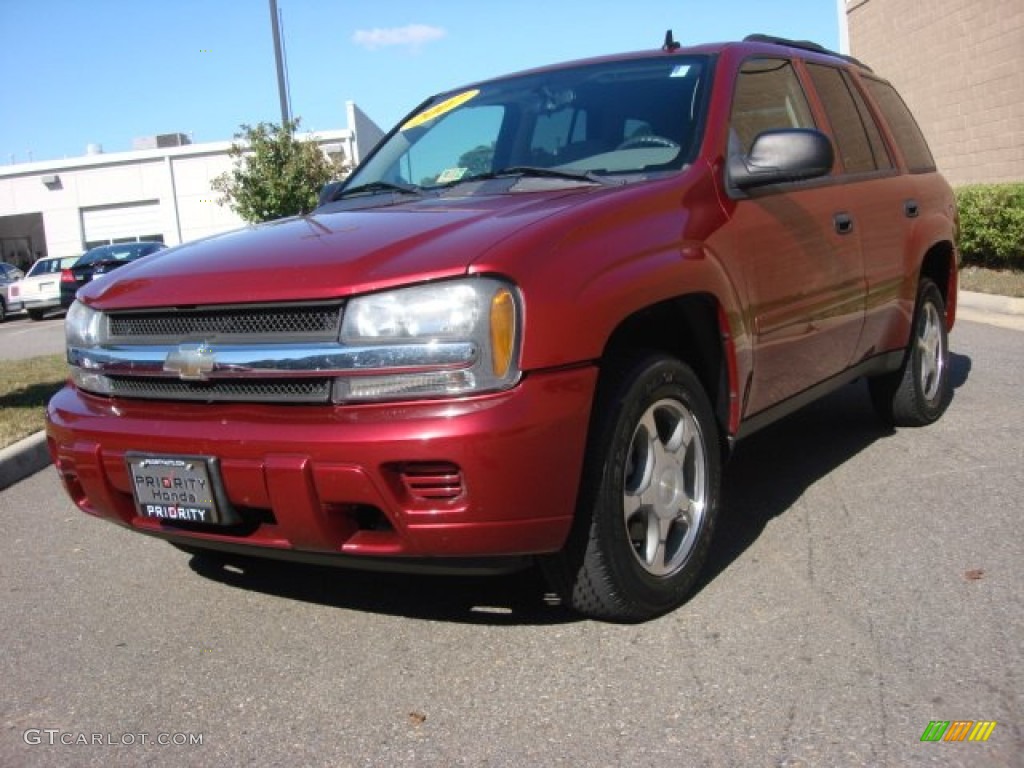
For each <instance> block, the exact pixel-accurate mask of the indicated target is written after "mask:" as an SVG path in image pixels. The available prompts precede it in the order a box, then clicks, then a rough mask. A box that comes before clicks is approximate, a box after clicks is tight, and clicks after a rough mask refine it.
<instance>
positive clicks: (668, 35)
mask: <svg viewBox="0 0 1024 768" xmlns="http://www.w3.org/2000/svg"><path fill="white" fill-rule="evenodd" d="M661 50H663V51H667V52H669V53H671V52H672V51H678V50H679V43H677V42H676V41H675V40H673V39H672V30H671V29H670V30H667V31H666V32H665V44H664V45H663V46H661Z"/></svg>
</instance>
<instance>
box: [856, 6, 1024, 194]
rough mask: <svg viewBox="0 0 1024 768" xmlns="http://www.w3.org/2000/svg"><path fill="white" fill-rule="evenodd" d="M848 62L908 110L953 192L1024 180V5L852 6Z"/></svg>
mask: <svg viewBox="0 0 1024 768" xmlns="http://www.w3.org/2000/svg"><path fill="white" fill-rule="evenodd" d="M846 14H847V23H848V26H849V36H850V53H851V54H852V55H854V56H856V57H857V58H859V59H861V60H862V61H864V63H866V64H867V65H868V66H870V67H872V68H873V69H874V70H875V72H877V73H878V74H879V75H881V76H882V77H885V78H886V79H888V80H890V81H891V82H892V84H893V85H895V86H896V89H897V90H898V91H899V92H900V94H901V95H902V96H903V98H904V99H905V100H906V102H907V104H909V106H910V108H911V110H912V111H913V112H914V115H915V116H916V117H917V120H918V122H919V123H920V124H921V128H922V130H923V131H924V134H925V136H926V137H927V138H928V143H929V145H930V146H931V148H932V152H933V153H934V155H935V159H936V161H937V162H938V165H939V169H940V170H941V171H942V172H943V173H944V174H945V175H946V178H948V179H949V181H950V182H951V183H952V184H953V185H962V184H970V183H977V182H1000V181H1024V0H846Z"/></svg>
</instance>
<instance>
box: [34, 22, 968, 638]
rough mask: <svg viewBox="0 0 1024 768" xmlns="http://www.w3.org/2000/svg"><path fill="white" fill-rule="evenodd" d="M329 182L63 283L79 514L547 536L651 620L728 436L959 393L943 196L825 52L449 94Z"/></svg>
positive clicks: (315, 548) (672, 582) (561, 581)
mask: <svg viewBox="0 0 1024 768" xmlns="http://www.w3.org/2000/svg"><path fill="white" fill-rule="evenodd" d="M321 201H322V204H321V205H320V207H318V208H317V209H316V210H315V211H313V212H312V213H311V214H309V215H306V216H301V217H295V218H291V219H285V220H282V221H275V222H272V223H269V224H266V225H263V226H257V227H251V228H249V229H245V230H241V231H239V232H235V233H232V234H225V235H220V236H217V237H212V238H206V239H204V240H202V241H197V242H192V243H187V244H185V245H182V246H178V247H176V248H173V249H171V250H169V251H167V252H166V253H165V254H161V255H160V256H159V257H158V258H153V259H143V260H142V261H140V262H138V263H135V264H130V265H129V266H127V267H125V268H124V269H123V270H120V271H119V272H118V274H116V275H114V276H113V277H110V278H104V279H101V280H99V281H96V282H94V283H93V284H91V285H88V286H86V287H84V288H83V289H82V290H81V291H80V292H79V299H78V301H76V302H75V303H74V304H73V305H72V307H71V309H70V310H69V311H68V315H67V318H66V320H65V326H64V327H65V331H66V334H67V354H68V362H69V363H70V365H71V377H70V383H69V384H68V385H67V386H65V387H64V389H62V390H61V391H60V392H58V393H57V394H56V395H55V396H54V397H53V399H52V400H50V403H49V406H48V409H47V431H48V436H49V443H48V445H49V448H50V451H51V452H52V456H53V463H54V466H55V467H56V470H57V472H58V474H59V475H60V478H61V480H62V481H63V483H64V487H65V488H66V489H67V492H68V493H69V494H70V496H71V498H72V499H73V500H74V502H75V503H76V504H77V505H78V506H79V507H80V508H81V509H82V510H83V511H84V512H86V513H88V514H90V515H94V516H97V517H102V518H106V519H108V520H110V521H112V522H115V523H118V524H120V525H122V526H125V527H127V528H130V529H132V530H135V531H139V532H141V533H145V534H149V535H151V536H157V537H159V538H162V539H164V540H166V541H169V542H171V543H173V544H175V545H177V546H179V547H181V548H183V549H185V550H186V551H192V552H202V553H204V556H205V557H226V558H230V557H232V556H233V555H241V554H247V555H260V556H264V557H269V558H282V559H296V560H306V561H310V562H314V563H334V564H338V565H346V564H347V565H352V566H359V567H365V568H395V569H407V570H409V569H424V570H439V571H442V572H443V571H448V570H452V569H458V568H465V569H470V570H471V571H477V570H479V569H485V568H492V569H497V570H500V569H505V568H511V567H515V566H516V565H525V564H526V563H528V562H531V559H532V560H533V561H536V562H538V564H539V565H540V566H541V567H542V568H543V569H544V570H545V571H546V573H547V575H548V577H549V579H550V580H551V582H552V585H553V586H554V587H555V588H556V589H557V590H558V592H559V593H560V594H561V595H562V596H563V598H564V600H565V601H566V603H567V604H568V605H571V606H573V607H574V608H576V609H577V610H579V611H581V612H583V613H584V614H587V615H589V616H595V617H599V618H605V619H613V620H618V621H635V620H640V619H647V618H651V617H652V616H657V615H659V614H661V613H664V612H665V611H668V610H671V609H672V608H675V607H676V606H678V605H680V604H681V603H682V602H683V600H684V599H685V598H686V596H687V594H688V593H689V592H690V591H691V590H692V589H693V587H694V585H695V583H696V581H697V579H698V578H699V574H700V569H701V564H702V563H703V562H704V560H705V558H706V556H707V554H708V548H709V546H710V543H711V538H712V535H713V533H714V529H715V520H716V516H717V514H718V509H719V504H720V501H719V499H720V489H721V484H722V482H727V481H728V478H727V476H726V475H724V474H723V472H722V462H723V461H724V460H725V459H726V458H727V457H728V456H729V454H730V452H731V451H732V448H733V446H734V444H735V443H736V441H737V440H740V439H742V438H745V437H746V436H747V435H749V434H751V433H753V432H755V431H756V430H758V429H760V428H762V427H764V426H765V425H766V424H769V423H771V422H773V421H775V420H776V419H780V418H782V417H784V416H786V415H787V414H789V413H792V412H793V411H795V410H797V409H798V408H800V407H802V406H804V405H806V404H808V403H810V402H812V401H813V400H815V399H816V398H819V397H821V396H822V395H824V394H826V393H827V392H830V391H832V390H834V389H836V388H837V387H840V386H842V385H845V384H847V383H850V382H853V381H854V380H855V379H858V378H867V380H868V390H869V392H870V397H871V402H872V404H873V406H874V408H875V410H876V411H877V413H878V415H879V417H880V418H881V419H882V420H883V421H884V422H885V423H886V424H889V425H895V426H924V425H926V424H929V423H931V422H933V421H935V420H936V419H938V418H939V417H940V416H941V415H942V413H943V412H944V411H945V410H946V407H947V405H948V404H949V402H950V398H951V396H952V385H951V382H950V365H949V346H948V339H947V335H946V334H947V331H949V330H950V329H951V328H952V327H953V322H954V318H955V315H956V304H957V262H958V254H957V246H956V240H955V235H956V231H957V213H956V207H955V200H954V196H953V192H952V190H951V188H950V186H949V185H948V184H947V183H946V182H945V181H944V180H943V178H942V176H941V175H940V174H939V173H938V172H937V171H936V168H935V162H934V160H933V159H932V155H931V153H930V152H929V150H928V145H927V144H926V143H925V141H924V137H923V135H922V134H921V131H920V130H919V129H918V127H917V124H916V123H915V122H914V118H913V117H912V116H911V114H910V112H909V110H908V109H907V107H906V105H905V104H904V103H903V101H902V100H901V99H900V97H899V95H897V93H896V91H895V90H894V89H893V87H892V85H890V84H889V83H888V82H887V81H885V80H883V79H882V78H881V77H880V76H878V75H876V74H875V73H874V72H872V71H871V70H870V69H868V68H867V67H865V66H864V65H862V64H860V63H859V62H857V61H854V60H852V59H850V58H848V57H844V56H840V55H838V54H835V53H832V52H829V51H826V50H824V49H823V48H820V47H818V46H815V45H811V44H807V43H802V42H794V41H785V40H777V39H773V38H766V37H763V36H757V37H752V38H750V39H748V40H746V41H744V42H739V43H728V44H719V45H706V46H699V47H694V48H680V47H679V46H678V45H677V44H676V43H675V42H674V41H673V40H672V39H671V37H669V39H668V40H666V43H665V45H664V47H663V48H662V49H661V50H654V51H647V52H641V53H635V54H627V55H621V56H613V57H605V58H601V59H595V60H590V61H583V62H572V63H568V64H562V65H559V66H555V67H548V68H545V69H541V70H534V71H531V72H526V73H520V74H518V75H513V76H509V77H503V78H499V79H496V80H490V81H487V82H481V83H475V84H473V85H469V86H466V87H464V88H460V89H457V90H454V91H448V92H446V93H442V94H439V95H437V96H436V97H434V98H433V99H431V100H430V101H427V102H424V103H423V105H421V106H420V107H419V108H418V109H417V110H416V111H415V112H412V113H410V114H409V115H408V116H407V117H406V118H405V119H404V120H402V121H401V122H400V123H399V124H398V125H397V126H396V127H395V128H394V129H393V130H392V131H391V132H390V133H389V134H388V135H387V136H386V137H385V138H384V139H383V140H382V141H381V142H380V144H378V145H377V148H376V149H375V150H374V151H373V152H372V153H371V154H370V155H369V156H368V157H367V158H366V159H364V160H363V162H362V163H361V164H360V165H359V167H358V168H356V169H355V171H354V172H353V173H352V175H351V176H350V177H349V178H348V179H347V180H346V181H345V182H344V183H343V184H342V185H340V186H335V187H333V188H330V189H328V190H326V191H325V193H324V195H323V196H322V197H321ZM865 397H867V395H865ZM908 442H909V441H908ZM915 449H916V450H918V451H919V452H920V453H921V454H922V465H923V466H927V464H928V462H927V460H926V459H925V458H924V457H925V454H927V453H929V452H933V453H934V452H938V451H941V450H942V446H941V445H935V444H934V440H931V441H929V440H927V439H925V440H924V441H923V442H922V443H918V444H916V446H915ZM790 458H791V459H792V460H794V461H800V460H801V459H802V457H800V456H792V457H790ZM878 535H884V534H883V533H882V532H879V533H878ZM119 541H120V540H119ZM125 546H129V545H128V544H127V542H126V543H125ZM864 546H870V541H868V542H866V543H865V544H864ZM740 599H742V598H740Z"/></svg>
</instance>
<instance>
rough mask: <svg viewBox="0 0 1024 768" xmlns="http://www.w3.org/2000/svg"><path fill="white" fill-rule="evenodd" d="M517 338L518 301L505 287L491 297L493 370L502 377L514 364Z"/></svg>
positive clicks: (497, 375)
mask: <svg viewBox="0 0 1024 768" xmlns="http://www.w3.org/2000/svg"><path fill="white" fill-rule="evenodd" d="M515 340H516V302H515V299H513V298H512V293H511V292H510V291H508V290H507V289H505V288H502V289H501V290H499V291H498V292H497V293H496V294H494V297H493V298H492V299H491V370H492V371H493V373H494V375H495V376H496V377H497V378H499V379H501V378H504V376H505V375H506V374H507V373H508V370H509V366H511V365H512V353H513V350H514V348H515Z"/></svg>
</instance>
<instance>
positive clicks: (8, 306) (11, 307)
mask: <svg viewBox="0 0 1024 768" xmlns="http://www.w3.org/2000/svg"><path fill="white" fill-rule="evenodd" d="M24 276H25V273H24V272H22V271H21V270H20V269H18V268H17V267H16V266H14V265H13V264H8V263H7V262H6V261H0V323H2V322H3V321H4V320H6V319H7V315H8V314H9V313H10V312H18V311H20V310H21V307H22V304H21V297H20V296H19V295H18V290H17V289H14V290H13V291H12V290H11V288H12V284H13V283H16V282H17V281H18V280H21V278H23V277H24Z"/></svg>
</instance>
